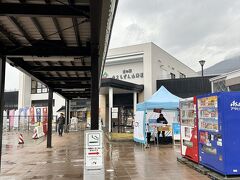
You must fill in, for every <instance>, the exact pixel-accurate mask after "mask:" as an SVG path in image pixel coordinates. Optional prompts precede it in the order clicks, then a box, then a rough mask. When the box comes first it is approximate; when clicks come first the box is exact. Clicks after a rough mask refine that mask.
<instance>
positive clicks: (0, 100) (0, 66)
mask: <svg viewBox="0 0 240 180" xmlns="http://www.w3.org/2000/svg"><path fill="white" fill-rule="evenodd" d="M5 70H6V57H5V56H3V57H1V59H0V136H1V137H0V146H1V147H0V169H1V165H2V163H1V162H2V134H3V110H4V87H5Z"/></svg>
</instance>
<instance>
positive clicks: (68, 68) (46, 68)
mask: <svg viewBox="0 0 240 180" xmlns="http://www.w3.org/2000/svg"><path fill="white" fill-rule="evenodd" d="M90 70H91V66H42V67H36V68H32V71H33V72H44V71H90Z"/></svg>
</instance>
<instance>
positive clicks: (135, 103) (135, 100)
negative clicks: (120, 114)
mask: <svg viewBox="0 0 240 180" xmlns="http://www.w3.org/2000/svg"><path fill="white" fill-rule="evenodd" d="M136 111H137V92H134V93H133V113H134V115H135V114H136Z"/></svg>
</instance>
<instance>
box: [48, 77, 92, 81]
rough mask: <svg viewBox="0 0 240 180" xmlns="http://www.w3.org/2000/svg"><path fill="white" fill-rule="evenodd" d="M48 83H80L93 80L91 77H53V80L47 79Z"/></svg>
mask: <svg viewBox="0 0 240 180" xmlns="http://www.w3.org/2000/svg"><path fill="white" fill-rule="evenodd" d="M44 80H45V81H47V82H52V81H53V82H54V81H64V82H80V81H89V80H91V78H90V77H52V78H49V77H48V78H45V79H44Z"/></svg>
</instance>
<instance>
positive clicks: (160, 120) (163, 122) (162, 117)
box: [157, 113, 168, 140]
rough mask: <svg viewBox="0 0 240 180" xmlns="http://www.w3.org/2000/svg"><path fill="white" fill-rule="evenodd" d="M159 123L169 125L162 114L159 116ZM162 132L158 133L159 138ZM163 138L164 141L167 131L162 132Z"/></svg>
mask: <svg viewBox="0 0 240 180" xmlns="http://www.w3.org/2000/svg"><path fill="white" fill-rule="evenodd" d="M157 123H161V124H168V121H167V120H166V119H165V117H164V116H163V114H162V113H161V114H160V115H159V117H158V118H157ZM160 133H161V131H158V138H159V136H160ZM162 137H163V140H164V139H165V131H162Z"/></svg>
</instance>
